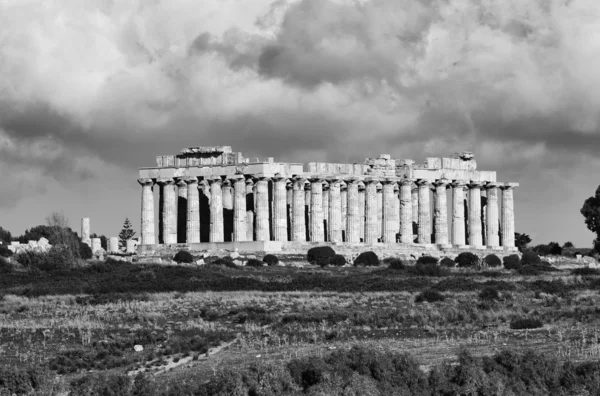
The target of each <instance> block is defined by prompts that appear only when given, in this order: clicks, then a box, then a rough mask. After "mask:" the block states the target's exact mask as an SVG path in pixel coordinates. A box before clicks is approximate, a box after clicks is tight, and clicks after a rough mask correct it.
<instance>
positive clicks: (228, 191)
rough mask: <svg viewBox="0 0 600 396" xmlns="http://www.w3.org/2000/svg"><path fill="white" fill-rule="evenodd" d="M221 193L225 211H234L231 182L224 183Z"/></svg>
mask: <svg viewBox="0 0 600 396" xmlns="http://www.w3.org/2000/svg"><path fill="white" fill-rule="evenodd" d="M221 191H222V197H223V209H229V210H233V187H231V183H230V182H229V180H225V181H223V184H222V185H221Z"/></svg>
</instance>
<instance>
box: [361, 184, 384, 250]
mask: <svg viewBox="0 0 600 396" xmlns="http://www.w3.org/2000/svg"><path fill="white" fill-rule="evenodd" d="M377 207H378V199H377V181H376V180H368V181H365V239H364V240H365V243H375V242H377V240H378V239H379V235H381V227H379V224H378V221H377V212H378V211H377Z"/></svg>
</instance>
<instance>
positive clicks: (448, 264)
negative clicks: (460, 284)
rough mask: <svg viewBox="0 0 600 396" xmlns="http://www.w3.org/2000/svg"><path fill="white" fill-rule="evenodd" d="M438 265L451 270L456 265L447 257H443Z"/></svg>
mask: <svg viewBox="0 0 600 396" xmlns="http://www.w3.org/2000/svg"><path fill="white" fill-rule="evenodd" d="M440 265H441V266H444V267H448V268H452V267H454V266H455V265H456V262H454V260H452V259H451V258H449V257H444V258H443V259H442V261H440Z"/></svg>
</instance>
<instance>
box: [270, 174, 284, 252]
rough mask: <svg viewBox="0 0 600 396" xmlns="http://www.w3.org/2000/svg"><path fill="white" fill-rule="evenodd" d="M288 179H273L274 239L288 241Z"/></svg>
mask: <svg viewBox="0 0 600 396" xmlns="http://www.w3.org/2000/svg"><path fill="white" fill-rule="evenodd" d="M286 182H287V180H286V179H285V178H284V177H275V178H274V179H273V240H275V241H287V191H286V189H285V185H286Z"/></svg>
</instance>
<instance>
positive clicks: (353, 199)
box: [346, 180, 361, 243]
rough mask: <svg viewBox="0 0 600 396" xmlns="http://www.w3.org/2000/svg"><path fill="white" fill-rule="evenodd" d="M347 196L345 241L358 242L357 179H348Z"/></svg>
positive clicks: (358, 206)
mask: <svg viewBox="0 0 600 396" xmlns="http://www.w3.org/2000/svg"><path fill="white" fill-rule="evenodd" d="M346 188H347V194H346V196H347V198H348V202H347V204H346V207H347V208H348V213H347V215H346V241H347V242H349V243H358V242H360V227H361V221H360V211H359V208H360V205H359V194H358V181H356V180H350V181H348V183H347V187H346Z"/></svg>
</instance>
